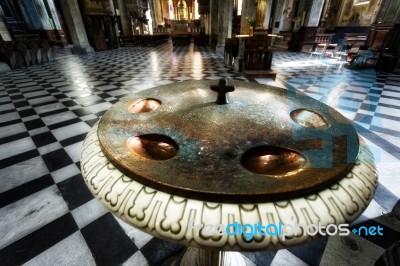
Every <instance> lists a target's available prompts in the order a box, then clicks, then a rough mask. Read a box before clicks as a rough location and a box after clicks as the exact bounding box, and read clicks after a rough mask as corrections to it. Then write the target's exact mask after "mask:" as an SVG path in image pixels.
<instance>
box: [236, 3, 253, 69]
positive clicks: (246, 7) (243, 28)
mask: <svg viewBox="0 0 400 266" xmlns="http://www.w3.org/2000/svg"><path fill="white" fill-rule="evenodd" d="M255 16H256V0H243V4H242V17H241V19H240V34H241V35H243V34H249V32H250V25H249V22H248V19H250V18H255ZM244 45H245V39H244V38H239V54H238V56H237V57H236V58H235V62H234V64H233V66H234V68H235V69H236V70H237V71H241V70H242V66H243V58H244Z"/></svg>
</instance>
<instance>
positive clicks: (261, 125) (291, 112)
mask: <svg viewBox="0 0 400 266" xmlns="http://www.w3.org/2000/svg"><path fill="white" fill-rule="evenodd" d="M222 83H223V82H221V81H220V83H219V85H218V84H217V82H215V81H188V82H180V83H174V84H169V85H164V86H159V87H156V88H152V89H148V90H145V91H141V92H138V93H135V94H133V95H131V96H129V97H126V98H123V99H121V101H120V102H118V103H116V104H115V105H113V106H112V107H111V108H110V109H109V110H108V111H107V112H106V113H105V114H104V115H103V117H102V118H101V120H100V123H99V129H98V137H99V141H100V145H101V149H102V151H103V152H104V154H105V155H106V157H107V158H108V159H109V160H110V161H111V162H112V163H113V164H114V165H115V166H116V167H118V169H120V170H121V171H123V172H124V173H125V174H126V175H127V176H129V177H131V178H133V179H135V180H136V181H138V182H140V183H142V184H145V185H147V186H150V187H153V188H155V189H158V190H161V191H165V192H168V193H170V194H173V195H179V196H184V197H188V198H194V199H201V200H207V201H217V202H227V203H229V202H232V203H252V202H260V201H272V200H281V199H288V198H294V197H298V196H302V195H308V194H312V193H313V192H316V191H318V190H320V189H321V188H323V187H326V186H329V185H330V184H332V183H334V182H336V181H337V180H338V179H340V178H342V177H344V176H346V174H347V172H348V171H349V169H350V168H351V167H352V166H353V165H354V162H355V160H356V157H357V154H358V151H359V143H358V135H357V133H356V131H355V129H354V127H353V126H352V125H351V122H350V121H349V120H347V119H346V118H345V117H343V116H342V115H341V114H340V113H338V112H337V111H335V110H334V109H332V108H330V107H329V106H327V105H325V104H323V103H321V102H319V101H317V100H315V99H313V98H310V97H308V96H306V95H304V94H302V93H299V92H296V91H291V90H285V89H281V88H277V87H271V86H265V85H259V84H255V83H249V82H240V81H229V85H227V84H222ZM232 85H234V87H233V86H232ZM224 86H226V87H224ZM229 86H230V87H229ZM210 88H211V89H210ZM219 90H223V91H225V92H229V95H228V99H229V103H227V102H228V101H227V100H226V99H224V100H226V104H224V103H222V104H221V103H220V104H217V103H216V101H215V99H216V98H217V95H218V99H219V100H218V99H217V102H218V101H220V102H223V100H221V99H222V98H224V96H223V95H221V93H219ZM233 90H234V91H233Z"/></svg>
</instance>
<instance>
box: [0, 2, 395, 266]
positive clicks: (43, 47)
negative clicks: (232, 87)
mask: <svg viewBox="0 0 400 266" xmlns="http://www.w3.org/2000/svg"><path fill="white" fill-rule="evenodd" d="M0 37H1V39H0V125H1V126H0V147H1V152H0V217H1V218H0V236H1V238H0V264H1V265H56V264H59V265H179V263H178V262H177V261H178V260H179V259H180V258H182V254H183V253H184V251H185V249H186V247H185V246H184V245H181V244H179V243H176V242H173V241H168V240H167V239H162V238H159V237H155V236H154V235H152V234H149V233H147V232H144V231H143V230H139V229H138V228H135V227H133V226H131V225H130V224H128V223H127V222H126V221H124V220H122V219H120V218H119V217H118V215H114V214H113V212H110V210H108V209H107V208H105V207H104V206H103V205H102V204H101V202H100V201H99V200H98V199H96V198H95V196H94V195H93V194H92V193H91V191H90V190H89V189H88V187H87V185H86V183H85V180H84V178H83V176H82V165H81V152H82V146H83V143H84V140H85V138H86V136H87V135H88V132H89V131H90V129H91V128H92V127H94V126H95V125H96V123H97V122H98V121H99V119H101V117H102V116H103V115H104V113H105V112H106V111H107V110H108V109H109V108H110V107H112V106H113V105H114V104H116V103H118V102H120V99H123V98H124V97H127V96H130V95H132V94H135V93H139V92H143V91H145V90H147V89H151V88H155V87H158V86H163V85H170V84H179V83H182V82H190V81H198V80H207V81H215V84H218V81H219V80H220V79H221V78H224V79H226V80H227V81H228V83H229V82H247V83H249V84H261V85H264V86H270V87H271V88H283V89H285V90H288V91H291V92H296V93H303V94H304V95H307V96H309V97H311V98H313V99H315V100H317V101H320V102H322V103H324V104H326V105H328V106H330V107H332V108H334V109H335V110H337V111H338V112H339V113H340V114H341V115H343V116H344V117H345V118H347V119H348V121H349V122H348V123H349V124H351V125H352V126H353V127H354V128H355V130H356V132H357V133H358V134H359V135H360V136H361V137H362V138H363V139H364V141H365V144H363V145H367V146H368V147H369V149H370V151H371V152H372V154H373V156H374V158H375V164H376V168H377V173H378V182H377V184H376V190H375V192H371V193H372V194H373V195H372V196H373V197H372V199H371V200H370V202H369V204H368V207H367V208H366V209H365V210H363V211H362V214H361V215H360V216H359V217H358V218H357V219H355V220H354V221H352V222H351V223H350V228H359V227H361V226H365V227H375V228H378V227H379V228H383V234H382V235H376V234H368V233H367V234H353V233H351V235H349V236H347V237H343V236H339V235H332V236H329V237H321V238H316V239H315V240H313V241H310V242H308V243H301V244H298V245H293V246H292V245H288V246H287V248H280V249H275V250H273V249H271V250H262V249H258V250H257V249H255V250H242V251H240V255H241V257H242V258H243V261H244V264H235V262H233V261H231V264H223V265H248V266H261V265H275V266H278V265H339V264H341V265H400V257H399V254H400V201H399V198H400V182H399V180H400V174H399V171H398V168H397V167H398V166H399V162H400V1H399V0H370V1H365V0H283V1H280V0H279V1H278V0H228V1H222V0H35V1H30V0H0ZM233 93H234V92H232V95H234V94H233ZM230 95H231V94H230ZM237 127H241V125H240V124H238V125H237ZM352 200H353V199H349V201H352ZM349 212H351V210H349ZM191 265H195V264H191ZM196 265H197V264H196ZM206 265H214V264H206ZM215 265H218V264H215ZM221 265H222V264H221Z"/></svg>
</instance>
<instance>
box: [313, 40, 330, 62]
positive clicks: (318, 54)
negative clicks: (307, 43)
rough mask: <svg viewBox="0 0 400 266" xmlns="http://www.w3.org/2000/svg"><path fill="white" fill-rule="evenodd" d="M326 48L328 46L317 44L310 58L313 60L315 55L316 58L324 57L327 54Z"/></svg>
mask: <svg viewBox="0 0 400 266" xmlns="http://www.w3.org/2000/svg"><path fill="white" fill-rule="evenodd" d="M326 46H327V44H326V43H319V44H317V46H316V47H315V49H314V51H312V52H311V54H310V58H312V57H313V55H315V56H316V58H319V57H321V56H323V55H324V53H325V50H326Z"/></svg>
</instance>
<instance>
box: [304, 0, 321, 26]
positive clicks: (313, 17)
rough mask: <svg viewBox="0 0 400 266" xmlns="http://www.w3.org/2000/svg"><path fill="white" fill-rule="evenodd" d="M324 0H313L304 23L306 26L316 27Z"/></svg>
mask: <svg viewBox="0 0 400 266" xmlns="http://www.w3.org/2000/svg"><path fill="white" fill-rule="evenodd" d="M324 2H325V0H314V1H313V3H312V6H311V9H310V15H309V16H308V19H307V21H306V23H305V26H307V27H318V26H319V25H318V24H319V19H320V18H321V13H322V9H323V7H324Z"/></svg>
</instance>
